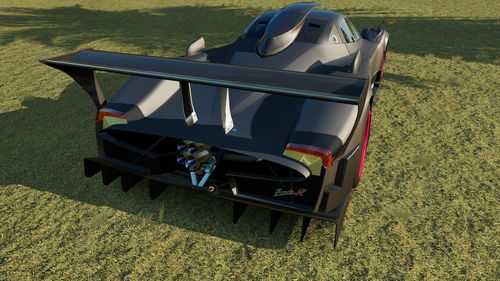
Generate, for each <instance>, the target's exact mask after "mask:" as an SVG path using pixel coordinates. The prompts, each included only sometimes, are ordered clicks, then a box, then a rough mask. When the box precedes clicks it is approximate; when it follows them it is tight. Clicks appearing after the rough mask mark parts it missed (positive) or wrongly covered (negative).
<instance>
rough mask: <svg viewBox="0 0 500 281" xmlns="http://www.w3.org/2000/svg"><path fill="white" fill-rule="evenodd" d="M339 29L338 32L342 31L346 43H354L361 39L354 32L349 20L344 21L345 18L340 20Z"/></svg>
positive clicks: (354, 29) (356, 32) (355, 31)
mask: <svg viewBox="0 0 500 281" xmlns="http://www.w3.org/2000/svg"><path fill="white" fill-rule="evenodd" d="M339 27H340V30H342V34H343V35H344V38H345V40H346V41H347V43H352V42H356V41H358V40H359V39H360V38H361V36H360V35H359V33H358V31H357V30H356V27H354V25H353V24H352V23H351V22H350V21H349V20H346V19H345V18H342V19H340V20H339Z"/></svg>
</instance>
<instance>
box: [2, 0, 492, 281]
mask: <svg viewBox="0 0 500 281" xmlns="http://www.w3.org/2000/svg"><path fill="white" fill-rule="evenodd" d="M84 2H85V3H82V4H80V5H77V4H76V3H75V1H63V0H59V1H48V0H42V1H35V0H32V1H6V0H0V63H1V67H0V280H498V279H499V278H500V270H499V265H500V264H499V243H498V237H500V233H499V227H498V225H499V219H498V218H499V208H498V206H499V197H500V192H499V180H498V177H499V174H500V171H499V145H498V139H499V129H498V126H497V123H498V120H499V101H498V100H499V99H498V97H499V90H498V89H499V88H500V85H499V77H500V71H499V47H500V28H499V27H500V26H499V19H500V4H499V2H497V1H493V0H490V1H468V0H462V1H459V0H455V1H452V0H442V1H439V0H438V1H431V0H424V1H418V3H417V2H416V3H413V2H412V1H401V0H393V1H389V0H382V1H363V2H362V3H360V4H357V1H347V0H338V1H322V2H323V6H322V7H323V8H328V9H333V10H337V11H340V12H342V13H344V14H346V15H347V16H349V17H350V19H351V20H352V22H353V23H354V24H356V25H357V26H358V28H359V29H361V28H362V27H363V26H369V25H372V26H373V25H377V24H378V22H380V21H381V20H382V19H383V18H385V17H391V18H395V19H397V20H398V22H397V23H395V24H393V25H390V26H388V30H389V32H390V36H391V39H390V44H389V54H388V61H387V64H386V66H387V69H386V71H387V74H386V79H385V81H384V85H383V88H382V89H381V90H380V92H379V93H378V95H377V97H378V100H377V102H376V104H375V106H374V109H373V122H372V135H371V143H370V149H369V151H368V155H367V162H366V164H365V170H364V171H365V172H364V178H363V181H362V182H361V184H360V185H359V187H358V188H357V189H356V190H355V191H354V193H353V195H352V200H351V204H350V206H349V209H348V212H347V216H346V221H345V224H344V230H343V233H342V236H341V239H340V243H339V245H338V247H337V248H333V243H332V238H333V235H334V225H333V224H332V223H329V222H323V221H318V220H313V221H312V222H311V227H310V228H309V231H308V233H307V235H306V238H305V241H304V242H303V243H299V242H298V240H299V233H300V220H299V219H298V218H296V217H294V216H291V215H285V216H284V218H282V220H281V221H280V223H279V224H278V227H277V229H276V231H275V233H274V234H273V235H269V234H268V232H267V228H268V212H267V211H265V210H262V209H257V208H252V207H250V208H249V209H248V210H247V211H246V213H244V214H243V216H242V218H241V220H240V222H239V223H238V224H236V225H233V224H232V223H231V212H232V209H231V204H230V202H226V201H222V200H219V199H214V198H208V197H205V196H202V195H198V194H195V193H192V192H188V191H183V190H180V189H175V188H173V189H169V190H167V191H166V192H164V193H163V194H162V195H161V196H160V197H159V198H158V199H157V200H155V201H150V200H149V198H148V196H147V189H146V185H145V184H140V185H139V186H138V187H136V188H134V189H132V190H131V191H129V192H128V193H123V192H121V189H120V186H119V181H116V182H115V183H113V184H111V185H110V186H106V187H105V186H103V185H102V184H101V182H100V177H94V178H85V177H84V176H83V167H82V158H84V157H92V156H95V155H96V150H95V140H94V127H93V118H94V110H95V109H94V108H93V105H92V103H91V102H90V99H88V98H87V97H86V96H85V94H84V93H83V91H82V90H81V89H80V88H79V87H78V86H77V85H76V83H75V82H73V81H72V80H71V79H70V78H69V77H67V76H65V75H64V74H63V73H62V72H59V71H56V70H53V69H51V68H49V67H47V66H44V65H42V64H40V63H38V61H37V59H38V58H41V57H46V56H50V55H54V54H57V53H61V52H66V51H70V50H74V49H77V48H82V47H94V48H96V49H100V50H109V51H119V52H130V53H135V54H147V55H159V56H177V55H182V54H183V51H184V49H185V47H186V45H187V44H188V43H189V42H190V41H192V40H194V39H196V38H198V37H199V36H204V37H205V39H206V41H207V47H215V46H220V45H223V44H227V43H230V42H232V41H233V40H234V39H235V38H236V37H237V36H238V35H239V34H240V33H241V32H242V31H243V30H244V28H245V27H246V25H247V24H249V23H250V22H251V21H252V19H253V18H254V17H255V16H257V15H258V14H260V13H261V12H263V11H265V10H268V9H272V8H279V7H282V6H283V5H284V4H285V3H290V2H291V1H274V0H267V1H260V0H259V1H249V2H246V1H237V0H234V1H229V0H227V1H223V0H218V1H179V0H175V1H160V0H157V1H144V3H142V1H129V0H124V1H118V0H115V1H84ZM103 2H105V3H103ZM98 77H99V79H100V82H101V85H102V86H103V90H104V91H105V94H106V95H107V96H108V97H109V96H111V95H112V93H113V92H114V91H116V90H117V89H118V88H119V87H120V85H121V84H122V83H123V82H124V81H125V78H126V77H121V76H117V75H111V74H99V75H98ZM495 237H497V238H495Z"/></svg>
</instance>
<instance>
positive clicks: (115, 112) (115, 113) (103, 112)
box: [95, 108, 127, 122]
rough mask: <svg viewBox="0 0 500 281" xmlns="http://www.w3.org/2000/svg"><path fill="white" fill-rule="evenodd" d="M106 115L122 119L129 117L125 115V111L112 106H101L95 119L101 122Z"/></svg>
mask: <svg viewBox="0 0 500 281" xmlns="http://www.w3.org/2000/svg"><path fill="white" fill-rule="evenodd" d="M106 116H109V117H114V118H120V119H127V115H125V113H123V112H121V111H118V110H114V109H111V108H101V109H99V111H97V114H96V115H95V121H96V122H101V121H103V120H104V117H106Z"/></svg>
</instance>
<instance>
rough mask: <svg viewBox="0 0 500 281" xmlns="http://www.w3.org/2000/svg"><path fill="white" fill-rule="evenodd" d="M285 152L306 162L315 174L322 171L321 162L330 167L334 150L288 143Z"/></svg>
mask: <svg viewBox="0 0 500 281" xmlns="http://www.w3.org/2000/svg"><path fill="white" fill-rule="evenodd" d="M283 154H284V155H286V156H289V157H291V158H294V159H296V160H299V161H301V162H303V163H304V164H306V165H307V166H308V167H309V168H310V169H311V171H312V173H313V175H319V174H320V173H321V164H322V165H323V166H325V167H326V168H330V166H331V165H332V160H333V155H332V152H331V151H330V150H328V149H324V148H320V147H316V146H312V145H305V144H297V143H289V144H287V146H286V148H285V152H284V153H283ZM318 164H319V165H318Z"/></svg>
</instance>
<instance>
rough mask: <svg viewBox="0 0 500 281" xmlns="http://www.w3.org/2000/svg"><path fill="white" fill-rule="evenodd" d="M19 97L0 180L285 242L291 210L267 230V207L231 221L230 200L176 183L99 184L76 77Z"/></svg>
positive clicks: (87, 106)
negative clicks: (156, 191) (51, 90)
mask: <svg viewBox="0 0 500 281" xmlns="http://www.w3.org/2000/svg"><path fill="white" fill-rule="evenodd" d="M98 79H99V80H100V82H101V84H103V85H105V84H109V83H111V84H113V83H115V84H117V79H120V78H118V77H117V75H110V74H99V75H98ZM122 80H123V79H122ZM104 88H105V87H104ZM105 89H106V88H105ZM22 105H23V107H24V108H23V109H20V110H17V111H12V112H8V113H4V114H1V115H0V124H2V129H1V131H2V136H5V137H2V140H1V142H0V143H1V146H0V160H1V163H4V165H2V169H1V171H0V185H11V184H20V185H23V186H26V187H29V188H32V189H35V190H39V191H44V192H50V193H54V194H58V195H60V196H64V197H67V198H69V199H71V200H77V201H80V202H84V203H88V204H92V205H95V206H105V207H110V208H113V209H115V210H119V211H123V212H126V213H129V214H133V215H136V216H138V218H141V219H146V220H149V221H151V222H152V223H156V224H160V223H164V224H168V225H172V226H175V227H180V228H184V229H187V230H190V231H195V232H200V233H204V234H207V235H211V236H215V237H220V238H223V239H228V240H232V241H237V242H240V243H244V244H249V245H253V246H255V247H259V248H282V247H284V245H285V244H286V243H287V241H288V239H289V237H290V235H291V233H292V231H293V229H294V224H295V221H296V218H295V217H294V216H292V215H284V216H283V217H282V219H281V220H280V222H279V224H278V226H277V228H276V230H275V232H274V233H273V234H272V235H270V234H269V233H268V226H269V219H270V211H269V210H265V209H259V208H256V207H252V206H250V207H249V208H248V209H247V210H246V211H245V213H244V214H243V216H242V217H241V219H240V221H239V222H238V223H237V224H235V225H233V223H232V202H230V201H226V200H223V199H219V198H213V197H211V196H206V195H203V194H198V193H196V192H190V191H187V190H184V189H181V188H176V187H170V188H168V189H167V190H165V191H164V192H163V193H162V194H161V195H160V197H158V198H157V199H155V200H150V199H149V193H148V186H147V182H146V181H145V180H143V181H141V182H140V183H139V184H137V185H136V186H135V187H134V188H132V189H131V190H130V191H128V192H127V193H124V192H123V191H122V190H121V184H120V180H119V179H117V180H115V181H114V182H113V183H111V184H110V185H108V186H104V185H103V184H102V182H101V176H100V173H99V174H97V175H96V176H94V177H92V178H86V177H85V176H84V174H83V158H84V157H95V156H96V155H97V151H96V149H95V133H94V116H95V108H94V107H93V105H92V103H91V102H90V99H89V98H88V97H87V96H86V94H85V93H84V92H83V91H82V90H81V89H80V87H79V86H78V85H77V84H76V83H75V82H73V83H71V84H70V85H69V86H68V87H67V88H66V89H65V90H64V91H63V92H62V93H61V95H60V97H59V98H58V99H57V100H52V99H45V98H30V99H27V100H25V101H23V102H22ZM19 128H22V130H20V129H19ZM5 163H8V164H5ZM160 220H161V221H160ZM332 227H333V225H332ZM296 238H297V239H298V237H296Z"/></svg>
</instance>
